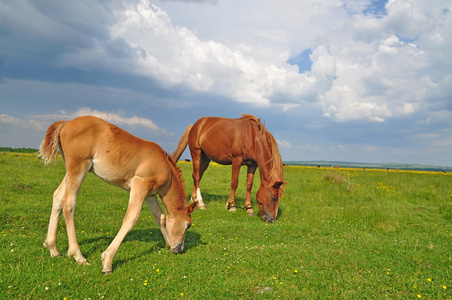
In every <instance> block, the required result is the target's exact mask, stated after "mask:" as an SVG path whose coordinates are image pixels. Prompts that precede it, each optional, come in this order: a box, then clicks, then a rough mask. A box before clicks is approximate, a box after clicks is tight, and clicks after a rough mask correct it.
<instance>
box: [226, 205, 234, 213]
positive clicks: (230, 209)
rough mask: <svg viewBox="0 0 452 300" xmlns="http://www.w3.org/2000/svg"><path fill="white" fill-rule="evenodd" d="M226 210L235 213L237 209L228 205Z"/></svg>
mask: <svg viewBox="0 0 452 300" xmlns="http://www.w3.org/2000/svg"><path fill="white" fill-rule="evenodd" d="M226 209H227V210H229V211H230V212H236V211H237V208H236V207H235V206H234V205H229V204H226Z"/></svg>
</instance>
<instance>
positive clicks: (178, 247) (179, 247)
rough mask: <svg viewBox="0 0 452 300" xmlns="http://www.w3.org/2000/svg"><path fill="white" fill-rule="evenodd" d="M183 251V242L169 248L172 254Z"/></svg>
mask: <svg viewBox="0 0 452 300" xmlns="http://www.w3.org/2000/svg"><path fill="white" fill-rule="evenodd" d="M183 251H184V243H183V242H180V243H179V244H177V245H176V246H174V247H173V248H171V252H173V253H174V254H177V253H181V252H183Z"/></svg>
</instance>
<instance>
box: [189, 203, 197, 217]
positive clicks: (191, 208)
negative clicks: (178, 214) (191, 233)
mask: <svg viewBox="0 0 452 300" xmlns="http://www.w3.org/2000/svg"><path fill="white" fill-rule="evenodd" d="M197 206H198V201H195V202H193V203H192V204H190V205H189V206H188V208H187V211H188V214H189V215H190V214H191V213H192V212H193V211H194V210H195V208H196V207H197Z"/></svg>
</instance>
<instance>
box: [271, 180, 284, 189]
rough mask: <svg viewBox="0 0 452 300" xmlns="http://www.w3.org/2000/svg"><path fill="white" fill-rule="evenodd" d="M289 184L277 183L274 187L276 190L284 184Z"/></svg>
mask: <svg viewBox="0 0 452 300" xmlns="http://www.w3.org/2000/svg"><path fill="white" fill-rule="evenodd" d="M286 183H287V182H284V181H278V182H275V184H274V185H273V188H274V189H279V188H280V187H281V186H282V185H283V184H286Z"/></svg>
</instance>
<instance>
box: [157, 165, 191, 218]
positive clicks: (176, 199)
mask: <svg viewBox="0 0 452 300" xmlns="http://www.w3.org/2000/svg"><path fill="white" fill-rule="evenodd" d="M171 172H172V174H171V184H170V187H169V189H168V190H167V191H166V193H164V194H160V197H161V198H162V201H163V204H164V206H165V210H166V213H167V214H168V215H172V214H176V213H177V212H178V211H179V210H180V209H182V208H185V205H186V202H185V190H184V186H183V183H182V181H181V179H180V177H179V176H180V175H179V173H178V171H177V169H176V168H172V170H171Z"/></svg>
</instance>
